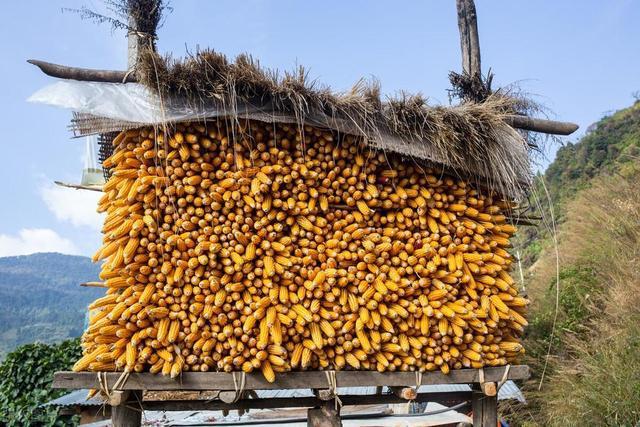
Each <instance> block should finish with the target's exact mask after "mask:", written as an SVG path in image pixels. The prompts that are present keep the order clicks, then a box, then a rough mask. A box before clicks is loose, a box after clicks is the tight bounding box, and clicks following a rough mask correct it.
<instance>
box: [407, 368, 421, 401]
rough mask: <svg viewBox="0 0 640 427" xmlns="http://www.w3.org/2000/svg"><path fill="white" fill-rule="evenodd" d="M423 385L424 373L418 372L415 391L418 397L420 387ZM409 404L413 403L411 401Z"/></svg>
mask: <svg viewBox="0 0 640 427" xmlns="http://www.w3.org/2000/svg"><path fill="white" fill-rule="evenodd" d="M421 385H422V371H416V387H415V389H414V390H415V391H416V396H417V395H418V392H419V391H420V386H421ZM409 403H411V401H409Z"/></svg>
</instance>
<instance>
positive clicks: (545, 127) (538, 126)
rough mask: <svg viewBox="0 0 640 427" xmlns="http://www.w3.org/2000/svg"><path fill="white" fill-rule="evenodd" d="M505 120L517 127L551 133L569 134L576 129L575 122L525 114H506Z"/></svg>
mask: <svg viewBox="0 0 640 427" xmlns="http://www.w3.org/2000/svg"><path fill="white" fill-rule="evenodd" d="M505 121H506V122H507V124H509V125H510V126H512V127H514V128H517V129H522V130H530V131H533V132H540V133H548V134H551V135H571V134H572V133H574V132H575V131H576V130H578V125H577V124H575V123H570V122H556V121H554V120H544V119H534V118H533V117H527V116H508V117H507V118H506V119H505Z"/></svg>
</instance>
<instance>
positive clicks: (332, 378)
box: [324, 371, 342, 411]
mask: <svg viewBox="0 0 640 427" xmlns="http://www.w3.org/2000/svg"><path fill="white" fill-rule="evenodd" d="M324 374H325V376H326V377H327V382H328V383H329V391H330V392H331V395H332V396H333V397H334V399H335V402H336V411H337V410H338V409H339V408H342V400H340V397H339V396H338V380H337V379H336V371H325V372H324Z"/></svg>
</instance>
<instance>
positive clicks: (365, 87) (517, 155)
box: [137, 50, 531, 196]
mask: <svg viewBox="0 0 640 427" xmlns="http://www.w3.org/2000/svg"><path fill="white" fill-rule="evenodd" d="M137 75H138V80H139V81H140V82H141V83H143V84H144V85H146V86H147V87H149V88H150V89H152V90H153V91H155V92H156V93H158V94H160V95H162V98H163V99H165V100H170V99H173V100H176V99H180V100H183V101H185V102H187V103H188V104H189V105H190V106H192V107H199V108H203V109H205V108H206V109H210V108H211V106H212V105H213V106H215V107H216V108H217V109H218V110H219V111H220V112H221V114H219V115H220V116H223V115H224V116H227V117H240V118H243V117H247V118H254V119H258V120H274V121H279V122H283V121H292V122H295V123H298V124H310V125H315V126H321V127H328V128H331V129H335V130H338V131H340V132H347V133H353V134H356V135H362V136H363V137H365V138H366V139H367V142H368V143H369V145H370V146H372V147H374V148H379V149H384V150H386V151H390V152H396V153H399V154H402V155H405V156H406V157H407V158H413V159H422V160H425V161H428V162H430V163H432V164H434V165H437V166H441V167H443V168H445V169H446V170H448V171H449V172H450V173H451V172H453V173H457V174H459V175H462V176H466V177H470V178H472V179H475V180H476V181H477V182H478V183H479V184H481V185H482V186H484V187H488V188H491V189H495V190H497V191H499V192H501V193H503V194H507V195H511V196H520V195H522V194H524V193H526V189H527V187H528V185H529V183H530V177H531V171H530V165H529V156H528V154H529V153H528V150H529V147H528V145H527V141H526V138H525V136H524V135H523V133H522V132H520V131H517V130H515V129H514V128H512V127H511V126H509V125H508V124H507V123H506V122H505V118H506V117H507V116H510V115H513V114H514V113H515V110H516V109H517V107H518V102H520V101H519V100H516V99H513V98H509V97H506V96H500V95H492V96H489V97H488V98H487V99H486V100H485V101H483V102H481V103H463V104H461V105H458V106H429V105H428V104H427V102H426V99H425V98H424V97H422V96H421V95H408V94H405V93H403V94H400V95H399V96H396V97H388V98H386V99H384V100H383V98H382V97H381V95H380V89H379V85H378V84H377V83H376V82H365V81H364V80H361V81H359V82H358V83H356V84H355V85H354V86H353V88H352V89H351V90H350V91H348V92H344V93H336V92H333V91H331V90H330V89H329V88H328V87H326V86H322V85H320V84H319V83H318V82H317V81H315V80H311V79H309V76H308V73H307V72H306V70H305V69H304V68H302V67H300V68H298V69H297V70H296V71H295V72H293V73H283V74H279V73H278V72H275V71H270V70H265V69H263V68H262V67H260V65H259V63H258V62H257V61H254V60H253V59H252V58H251V57H249V56H247V55H241V56H238V57H237V58H236V60H235V61H233V62H232V61H229V60H228V59H227V58H226V57H225V56H224V55H222V54H220V53H217V52H214V51H212V50H205V51H201V52H198V53H197V54H195V55H192V56H190V57H188V58H187V59H185V60H172V59H171V58H169V57H161V56H160V55H158V54H157V53H155V52H152V51H146V52H143V53H142V55H141V57H140V60H139V63H138V67H137ZM247 112H249V113H247Z"/></svg>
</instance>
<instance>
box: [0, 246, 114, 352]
mask: <svg viewBox="0 0 640 427" xmlns="http://www.w3.org/2000/svg"><path fill="white" fill-rule="evenodd" d="M99 270H100V269H99V265H98V264H93V263H92V262H91V260H90V259H89V258H87V257H82V256H74V255H63V254H59V253H36V254H32V255H22V256H13V257H4V258H0V325H2V326H3V328H2V330H0V358H3V357H4V355H5V354H6V353H7V352H8V351H11V350H12V349H13V348H15V347H16V346H18V345H21V344H26V343H31V342H35V341H41V342H45V343H52V342H57V341H60V340H63V339H65V338H69V337H77V336H80V334H81V333H82V328H83V325H84V319H85V313H86V307H87V305H88V304H89V303H90V302H91V301H92V300H94V299H95V298H96V297H98V296H100V295H102V294H103V293H104V290H102V289H99V288H84V287H81V286H80V283H82V282H86V281H91V280H97V278H98V272H99Z"/></svg>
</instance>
